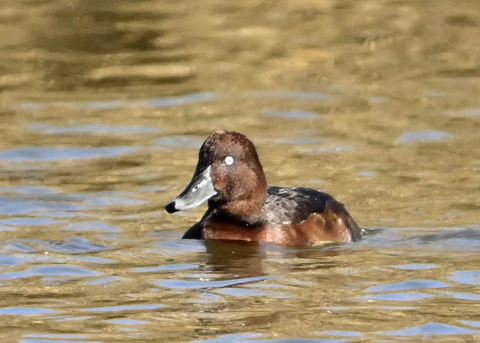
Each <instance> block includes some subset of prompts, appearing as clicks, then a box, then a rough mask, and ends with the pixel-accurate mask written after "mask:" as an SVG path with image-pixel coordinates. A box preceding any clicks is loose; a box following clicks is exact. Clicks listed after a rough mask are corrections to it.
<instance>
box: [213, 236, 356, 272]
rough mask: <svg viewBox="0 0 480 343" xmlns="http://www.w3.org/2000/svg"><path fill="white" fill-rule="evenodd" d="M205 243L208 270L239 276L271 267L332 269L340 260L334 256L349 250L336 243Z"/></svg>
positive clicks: (285, 269) (285, 270) (229, 241)
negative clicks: (320, 244) (283, 244)
mask: <svg viewBox="0 0 480 343" xmlns="http://www.w3.org/2000/svg"><path fill="white" fill-rule="evenodd" d="M204 244H205V248H206V261H205V267H206V268H207V269H208V268H211V269H212V271H213V272H217V273H221V274H229V275H235V276H238V277H252V276H261V275H269V274H270V273H269V270H270V268H273V269H275V270H277V269H279V268H280V269H282V270H283V272H295V271H299V270H304V269H305V268H308V269H311V268H322V269H328V268H334V267H337V266H338V265H339V264H340V263H342V262H341V261H340V260H339V259H338V258H336V257H338V256H340V255H343V254H349V253H351V250H350V249H348V248H346V247H345V246H342V245H338V244H329V245H322V246H313V247H312V246H309V247H305V246H303V247H296V248H292V247H288V248H287V247H282V246H278V245H273V244H272V245H266V244H259V243H257V242H245V241H234V240H205V241H204ZM277 271H278V270H277Z"/></svg>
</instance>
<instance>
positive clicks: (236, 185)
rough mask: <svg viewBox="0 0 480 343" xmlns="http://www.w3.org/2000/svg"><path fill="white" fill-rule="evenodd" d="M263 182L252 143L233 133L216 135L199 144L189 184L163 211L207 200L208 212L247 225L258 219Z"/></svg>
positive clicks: (258, 161)
mask: <svg viewBox="0 0 480 343" xmlns="http://www.w3.org/2000/svg"><path fill="white" fill-rule="evenodd" d="M266 194H267V182H266V179H265V174H264V173H263V168H262V165H261V164H260V160H259V159H258V155H257V151H256V149H255V146H254V145H253V143H252V142H251V141H250V140H249V139H248V138H247V137H245V136H244V135H242V134H241V133H238V132H234V131H223V130H222V131H216V132H214V133H212V134H211V135H210V136H209V137H208V138H207V139H206V140H205V142H204V143H203V144H202V147H201V148H200V152H199V155H198V164H197V167H196V169H195V173H194V174H193V178H192V181H191V182H190V184H189V185H188V186H187V187H186V189H185V190H184V191H183V192H182V193H181V194H180V195H179V196H178V197H177V198H175V199H174V200H172V201H171V202H170V203H169V204H167V206H165V209H166V210H167V211H168V212H175V211H179V210H184V209H188V208H192V207H195V206H198V205H199V204H201V203H202V202H203V201H205V200H207V199H208V200H209V206H210V208H211V209H216V210H217V211H218V212H220V213H222V212H224V213H225V214H228V215H232V216H235V217H237V218H238V219H240V220H243V221H245V222H247V223H253V222H255V221H256V220H257V219H258V218H259V215H260V211H261V209H262V205H263V203H264V201H265V198H266Z"/></svg>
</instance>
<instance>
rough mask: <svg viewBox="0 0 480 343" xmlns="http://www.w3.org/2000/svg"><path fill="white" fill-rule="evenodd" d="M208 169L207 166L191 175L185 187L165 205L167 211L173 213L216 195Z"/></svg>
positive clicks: (195, 205) (194, 205) (192, 206)
mask: <svg viewBox="0 0 480 343" xmlns="http://www.w3.org/2000/svg"><path fill="white" fill-rule="evenodd" d="M210 169H211V167H210V166H209V167H208V168H207V169H205V170H204V171H203V172H202V173H200V174H198V175H193V178H192V181H190V183H189V185H188V186H187V188H185V190H184V191H183V192H182V193H181V194H180V195H179V196H178V197H176V198H175V199H173V200H172V201H170V202H169V203H168V204H167V205H166V206H165V209H166V210H167V212H169V213H173V212H177V211H183V210H188V209H189V208H194V207H197V206H198V205H200V204H201V203H202V202H204V201H205V200H208V199H210V198H211V197H213V196H214V195H216V194H217V191H216V190H215V188H214V187H213V183H212V177H211V176H210Z"/></svg>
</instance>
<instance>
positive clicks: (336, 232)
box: [263, 187, 362, 243]
mask: <svg viewBox="0 0 480 343" xmlns="http://www.w3.org/2000/svg"><path fill="white" fill-rule="evenodd" d="M263 214H264V216H265V218H266V220H267V222H270V223H275V224H284V225H294V226H297V227H299V228H300V229H301V230H303V231H304V232H305V234H306V235H308V236H311V237H312V238H311V239H309V241H312V240H318V241H322V240H325V241H329V240H331V241H350V240H352V241H357V240H359V239H360V238H361V235H362V229H361V228H360V227H359V226H358V225H357V223H356V222H355V221H354V220H353V218H352V217H351V216H350V214H349V213H348V211H347V210H346V209H345V207H344V206H343V204H341V203H340V202H338V201H336V200H335V198H333V197H332V196H331V195H329V194H327V193H323V192H319V191H317V190H315V189H312V188H305V187H269V188H268V195H267V199H266V201H265V205H264V207H263ZM312 243H313V242H312Z"/></svg>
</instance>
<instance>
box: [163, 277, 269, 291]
mask: <svg viewBox="0 0 480 343" xmlns="http://www.w3.org/2000/svg"><path fill="white" fill-rule="evenodd" d="M268 279H271V277H268V276H257V277H250V278H243V279H234V280H220V281H215V280H213V281H188V280H159V281H157V282H155V284H156V285H158V286H160V287H165V288H180V289H204V288H222V287H230V286H235V285H240V284H244V283H250V282H259V281H264V280H268Z"/></svg>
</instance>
